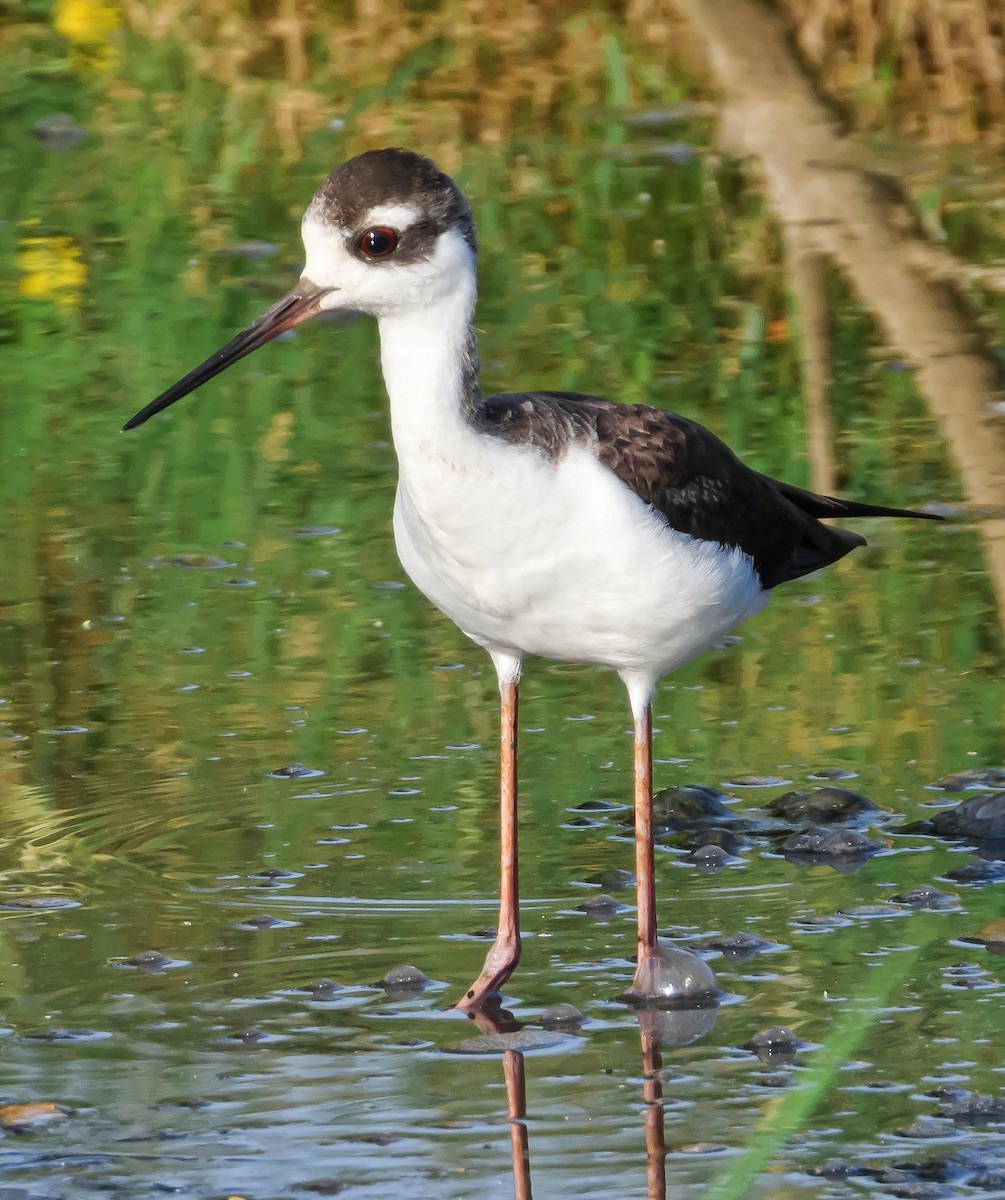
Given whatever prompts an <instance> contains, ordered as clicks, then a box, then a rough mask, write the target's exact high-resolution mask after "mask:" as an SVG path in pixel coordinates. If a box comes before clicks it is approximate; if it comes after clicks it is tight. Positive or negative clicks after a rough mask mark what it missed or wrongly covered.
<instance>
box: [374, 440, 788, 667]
mask: <svg viewBox="0 0 1005 1200" xmlns="http://www.w3.org/2000/svg"><path fill="white" fill-rule="evenodd" d="M472 442H473V443H474V445H475V446H476V447H477V450H476V453H475V454H474V455H473V456H472V457H471V458H466V460H465V461H464V462H462V463H461V462H454V463H450V462H445V461H444V459H442V458H436V457H435V456H431V457H430V458H428V459H426V460H424V461H421V462H414V461H413V462H410V463H409V470H408V472H407V473H406V472H404V471H403V473H402V478H401V481H400V482H399V485H398V492H397V497H396V500H395V509H394V536H395V542H396V545H397V549H398V555H399V557H400V559H401V563H402V565H403V567H404V568H405V570H406V571H407V572H408V574H409V576H410V577H411V578H412V580H413V581H414V583H415V584H416V586H417V587H418V588H419V589H420V590H421V591H422V592H424V593H425V595H426V596H428V597H429V599H430V600H431V601H432V602H433V603H434V604H435V605H436V606H437V608H439V609H441V610H442V611H443V612H444V613H446V615H447V616H448V617H450V618H451V619H452V620H453V621H454V622H456V624H457V625H458V626H460V628H461V629H462V630H463V631H464V633H466V634H467V635H468V637H470V638H472V639H473V640H474V641H475V642H477V643H478V644H479V645H482V646H485V647H486V648H487V649H489V650H490V651H493V652H495V653H500V654H504V655H512V656H514V657H517V658H519V657H521V656H522V655H524V654H536V655H542V656H544V657H547V658H558V659H563V660H567V661H571V662H587V663H601V664H604V665H606V666H610V667H614V668H615V669H616V670H618V671H621V672H622V673H635V672H638V673H642V674H645V675H647V676H651V677H653V678H654V679H655V678H658V677H659V676H661V675H664V674H666V673H667V672H668V671H671V670H673V669H674V668H675V667H678V666H680V665H682V664H683V663H685V662H687V661H688V660H689V659H691V658H693V657H695V656H696V655H698V654H700V653H701V652H702V651H703V650H705V649H707V648H708V647H709V646H711V645H713V644H714V643H715V642H716V641H718V640H719V639H720V638H721V637H722V636H723V635H724V634H725V633H727V632H728V631H729V630H731V629H733V628H735V627H736V626H737V625H739V624H740V623H741V622H742V621H744V620H746V619H747V618H748V617H750V616H752V615H753V614H754V613H756V612H759V611H760V610H761V609H762V608H763V607H764V605H765V603H766V602H767V598H768V593H767V592H765V591H763V590H762V589H761V586H760V582H759V581H758V579H757V576H756V575H755V573H754V570H753V566H752V563H751V560H750V559H749V557H747V556H746V555H744V554H742V553H741V552H740V551H738V550H730V549H726V548H724V547H722V546H720V545H718V544H717V543H714V542H703V541H698V540H696V539H695V538H692V537H690V536H688V535H686V534H682V533H678V532H677V531H675V530H673V529H670V528H669V527H668V526H667V524H666V522H665V521H664V520H663V518H662V517H660V516H659V514H657V513H654V512H653V510H652V509H651V508H650V507H649V506H648V505H645V504H643V503H642V501H641V500H639V498H638V497H637V496H636V495H635V494H634V493H633V492H632V491H631V490H630V489H629V488H627V487H626V486H625V485H624V484H622V483H621V481H620V480H619V479H618V478H617V477H616V476H615V475H614V474H613V473H612V472H610V471H609V470H608V469H607V468H606V467H604V466H602V465H601V464H600V463H599V462H598V461H597V460H596V459H595V458H594V457H593V455H592V454H591V453H590V452H589V451H588V450H585V449H581V448H572V449H570V450H569V451H568V452H567V453H566V454H565V455H564V456H563V457H562V458H561V459H560V460H559V461H558V462H557V463H555V462H552V461H550V460H548V459H547V458H545V457H544V456H543V455H542V454H541V453H540V452H539V451H537V450H535V449H533V448H530V447H513V446H509V445H506V444H505V443H503V442H501V441H498V440H496V439H492V438H484V437H482V438H478V439H472Z"/></svg>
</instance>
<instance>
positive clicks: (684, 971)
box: [622, 942, 717, 1008]
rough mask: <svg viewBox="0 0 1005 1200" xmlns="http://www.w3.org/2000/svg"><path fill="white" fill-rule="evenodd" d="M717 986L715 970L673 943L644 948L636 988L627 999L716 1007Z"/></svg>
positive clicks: (660, 943)
mask: <svg viewBox="0 0 1005 1200" xmlns="http://www.w3.org/2000/svg"><path fill="white" fill-rule="evenodd" d="M716 994H717V985H716V982H715V974H714V973H713V971H712V968H711V967H710V966H709V965H708V963H706V962H705V960H704V959H702V958H699V957H698V956H697V955H696V954H692V953H691V952H690V951H689V950H682V949H680V947H678V946H673V945H671V944H670V943H669V942H659V943H658V944H657V945H656V946H654V947H652V948H651V949H650V948H649V947H646V948H645V949H644V950H643V949H640V951H639V957H638V965H637V966H636V968H635V978H634V979H633V980H632V986H631V987H630V988H629V989H628V990H627V991H626V992H625V993H624V995H623V997H622V998H623V999H624V1000H626V1001H627V1002H628V1003H629V1004H636V1005H655V1006H657V1007H670V1008H677V1007H701V1006H703V1005H706V1004H714V1003H717V1001H716Z"/></svg>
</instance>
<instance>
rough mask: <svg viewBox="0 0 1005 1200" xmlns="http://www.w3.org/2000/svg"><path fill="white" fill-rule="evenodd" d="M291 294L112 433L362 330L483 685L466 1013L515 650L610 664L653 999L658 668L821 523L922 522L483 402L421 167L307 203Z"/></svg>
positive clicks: (409, 507) (407, 528) (463, 240)
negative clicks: (480, 828)
mask: <svg viewBox="0 0 1005 1200" xmlns="http://www.w3.org/2000/svg"><path fill="white" fill-rule="evenodd" d="M302 233H303V240H304V247H305V249H306V265H305V267H304V272H303V275H302V276H301V278H300V281H299V283H298V284H297V286H296V287H295V288H294V289H293V290H292V291H291V292H288V293H287V294H286V295H285V296H284V297H283V298H282V299H281V300H279V301H278V303H276V304H275V305H273V307H272V308H270V309H269V310H268V312H266V313H265V314H263V315H262V316H261V317H259V318H258V320H257V321H255V322H254V323H253V324H252V325H251V326H250V327H249V328H248V329H246V330H245V331H244V332H243V333H239V334H238V335H237V337H235V338H234V339H233V341H231V342H228V343H227V345H226V346H224V347H223V348H222V349H221V350H218V351H217V352H216V353H215V354H214V355H213V356H212V357H211V358H209V359H207V360H206V362H204V363H203V364H202V365H201V366H199V367H196V369H195V370H194V371H192V372H191V373H190V374H188V375H186V376H185V378H184V379H182V380H181V381H180V382H178V383H176V384H175V385H174V387H172V388H169V389H168V390H167V391H166V392H164V393H163V394H162V395H160V396H158V397H157V399H156V400H154V401H152V402H151V403H150V404H148V405H147V406H146V408H144V409H143V410H142V411H141V412H139V413H137V414H136V416H134V417H133V418H132V420H131V421H129V422H128V423H127V425H126V426H125V428H126V429H133V428H135V427H136V426H137V425H141V424H142V423H143V422H144V421H146V420H147V418H148V417H151V416H153V414H154V413H157V412H160V411H161V409H164V408H167V406H168V405H169V404H173V403H174V402H175V401H176V400H179V399H181V397H182V396H185V395H187V394H188V393H189V392H191V391H193V390H194V389H195V388H197V387H199V386H200V385H201V384H203V383H205V382H206V380H208V379H211V378H212V377H213V376H214V375H216V374H218V373H219V372H220V371H223V370H225V369H226V368H227V367H228V366H230V365H231V363H234V362H236V361H237V360H238V359H240V358H242V357H243V356H244V355H246V354H250V353H251V351H252V350H256V349H257V348H258V347H259V346H264V345H265V343H266V342H268V341H271V340H272V339H273V338H274V337H276V336H277V335H278V334H280V333H283V332H284V331H285V330H287V329H290V328H292V327H293V326H294V325H297V324H299V322H301V321H304V320H306V319H307V318H308V317H312V316H315V315H316V314H318V313H321V312H328V311H333V310H340V309H341V310H350V311H357V312H364V313H370V314H372V315H373V316H375V317H376V318H377V320H378V323H379V326H380V345H381V365H382V367H383V372H384V382H385V384H386V386H387V391H388V395H389V396H390V401H391V429H392V432H393V435H394V446H395V450H396V451H397V455H398V466H399V472H400V478H399V481H398V491H397V496H396V498H395V505H394V537H395V542H396V544H397V548H398V554H399V556H400V558H401V562H402V565H403V566H404V568H405V570H406V571H407V572H408V574H409V575H410V576H411V578H412V580H413V581H414V582H415V583H416V585H417V586H418V587H419V588H420V589H421V590H422V591H423V592H424V593H425V594H426V596H428V597H429V599H430V600H431V601H432V602H433V603H434V604H435V605H436V606H437V607H438V608H440V609H441V610H442V611H443V612H444V613H446V614H447V616H449V617H450V618H452V620H454V621H455V622H456V623H457V624H458V625H459V626H460V628H461V629H462V630H463V631H464V633H466V634H467V635H468V637H470V638H471V639H472V640H473V641H475V642H477V643H478V644H479V645H480V646H484V647H485V649H486V650H487V651H488V652H489V654H490V655H491V656H492V661H493V663H494V665H495V669H496V674H497V675H498V678H499V690H500V693H501V697H502V705H501V709H502V728H501V734H502V737H501V741H502V750H501V878H500V911H499V924H498V931H497V935H496V939H495V942H494V944H493V946H492V948H491V950H490V951H489V953H488V956H487V957H486V960H485V966H484V968H483V969H482V972H481V974H480V975H479V976H478V978H477V980H476V981H475V983H474V984H473V985H472V987H471V988H470V989H469V990H468V992H467V993H466V995H465V996H464V998H463V999H462V1000H461V1001H460V1007H462V1008H468V1009H472V1008H475V1007H477V1006H478V1005H480V1004H481V1003H482V1002H483V1001H484V1000H485V999H486V997H487V996H489V995H490V994H491V993H493V992H495V991H497V990H498V989H499V988H500V987H501V986H502V985H503V983H505V981H506V980H507V979H508V978H509V976H510V975H511V973H512V971H513V969H514V967H515V966H516V964H517V961H518V959H519V956H520V927H519V913H518V886H517V811H516V809H517V769H516V767H517V685H518V682H519V679H520V670H521V664H522V662H523V659H524V656H525V655H528V654H538V655H543V656H544V657H546V658H559V659H567V660H570V661H572V662H586V663H599V664H602V665H604V666H608V667H613V668H614V670H616V671H617V672H618V674H619V675H620V676H621V679H622V680H623V681H624V684H625V686H626V688H627V689H628V697H629V700H630V702H631V709H632V718H633V723H634V733H635V738H634V744H635V841H636V848H635V859H636V878H637V885H638V966H637V968H636V972H635V980H634V983H633V985H632V993H633V994H635V995H637V996H638V997H640V998H645V997H646V996H651V995H653V994H658V992H659V990H660V987H659V980H660V957H659V946H658V942H657V932H656V902H655V885H654V866H653V837H652V815H651V810H652V714H651V702H652V698H653V693H654V691H655V688H656V685H657V684H658V682H659V680H660V679H661V678H662V677H663V676H664V675H666V674H667V673H668V672H669V671H672V670H674V668H675V667H679V666H681V665H682V664H683V663H686V662H688V661H689V660H690V659H692V658H694V657H695V656H696V655H698V654H700V653H701V652H702V651H703V650H707V649H708V648H709V647H710V646H712V645H713V644H714V643H715V642H717V641H718V640H719V639H720V638H721V637H722V636H723V635H724V634H725V633H727V632H729V630H731V629H734V628H735V627H736V626H737V625H739V624H740V623H741V622H742V621H745V620H746V619H747V618H748V617H751V616H753V615H754V613H757V612H760V610H761V609H762V608H763V607H764V605H765V604H766V603H767V601H768V596H769V595H770V592H771V589H772V588H774V587H775V586H776V585H777V584H780V583H785V582H786V581H787V580H790V579H798V578H799V577H800V576H801V575H806V574H808V573H809V572H810V571H815V570H817V568H819V567H824V566H827V564H828V563H832V562H835V561H836V560H837V559H839V558H841V557H843V556H844V555H845V554H847V553H848V552H849V551H851V550H853V549H854V548H855V547H856V546H861V545H863V544H864V539H863V538H861V537H860V536H859V535H858V534H856V533H851V532H848V531H847V530H844V529H835V528H832V527H831V526H829V525H823V524H821V522H820V519H819V518H821V517H865V516H890V517H928V516H930V514H928V513H917V512H908V511H905V510H903V509H897V508H882V507H879V506H877V505H872V504H858V503H856V502H855V501H851V500H836V499H833V498H831V497H829V496H818V495H815V494H814V493H812V492H807V491H804V490H803V489H801V488H797V487H793V486H792V485H791V484H787V483H780V482H778V481H776V480H774V479H769V478H768V477H767V476H765V475H760V474H758V473H757V472H756V471H752V470H751V469H750V468H749V467H746V466H744V465H743V463H741V462H740V461H739V459H737V458H736V457H735V456H734V455H733V453H732V452H731V451H730V450H729V449H728V447H727V446H725V445H724V444H723V443H722V442H721V441H719V439H718V438H717V437H715V436H714V434H712V433H710V432H709V431H708V430H707V429H704V428H703V427H702V426H701V425H697V424H695V422H693V421H688V420H686V419H685V418H683V417H678V416H675V415H674V414H672V413H668V412H663V411H661V410H659V409H655V408H649V407H646V406H645V405H628V404H618V403H613V402H611V401H609V400H600V399H598V398H596V397H595V396H579V395H573V394H570V393H568V392H515V393H508V394H505V395H499V396H484V395H483V394H482V391H481V388H480V387H479V384H478V351H477V346H476V340H475V331H474V325H473V314H474V308H475V298H476V294H477V285H476V271H475V266H476V258H477V245H476V241H475V227H474V222H473V220H472V217H471V209H470V208H469V207H468V203H467V201H466V200H465V198H464V196H463V195H462V194H461V192H460V190H459V189H458V187H457V185H456V184H455V183H454V182H453V180H452V179H450V178H449V177H448V176H447V175H444V174H443V173H442V172H441V171H439V170H438V169H437V168H436V166H435V165H434V164H433V163H432V162H430V161H429V159H427V158H423V157H421V156H420V155H418V154H413V153H410V152H409V151H406V150H398V149H387V150H375V151H371V152H369V153H367V154H361V155H360V156H359V157H357V158H353V159H351V160H350V161H349V162H347V163H344V164H343V165H342V166H341V167H339V168H338V169H337V170H336V171H335V172H334V173H333V174H332V175H330V176H329V177H328V179H327V180H325V182H324V184H323V185H322V187H321V189H320V191H319V192H318V193H317V195H316V196H315V197H314V199H313V200H312V201H311V203H310V206H309V207H308V209H307V212H306V214H305V215H304V219H303V226H302Z"/></svg>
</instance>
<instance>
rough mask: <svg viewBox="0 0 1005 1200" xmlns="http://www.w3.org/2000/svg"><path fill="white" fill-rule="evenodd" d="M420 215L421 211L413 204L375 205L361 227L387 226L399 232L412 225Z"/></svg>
mask: <svg viewBox="0 0 1005 1200" xmlns="http://www.w3.org/2000/svg"><path fill="white" fill-rule="evenodd" d="M421 215H422V210H421V209H419V208H416V207H415V205H414V204H375V205H374V206H373V208H371V209H370V211H369V212H368V213H367V214H366V216H365V217H364V218H363V227H364V228H367V229H368V228H370V227H371V226H373V225H389V226H390V227H391V228H392V229H397V230H398V231H399V232H400V231H401V230H402V229H407V228H408V227H409V225H414V224H415V222H416V221H417V220H418V218H419V217H420V216H421Z"/></svg>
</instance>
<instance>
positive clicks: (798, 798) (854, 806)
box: [766, 787, 879, 825]
mask: <svg viewBox="0 0 1005 1200" xmlns="http://www.w3.org/2000/svg"><path fill="white" fill-rule="evenodd" d="M766 807H767V809H768V811H769V812H771V813H774V815H775V816H776V817H780V818H781V819H782V820H784V821H789V822H790V823H795V822H807V823H808V824H812V825H834V824H837V823H838V822H840V821H854V820H858V819H859V818H860V817H862V816H864V815H865V814H866V813H875V812H878V811H879V809H878V808H877V807H876V805H875V804H873V802H872V801H871V800H867V799H866V797H865V796H860V795H859V794H858V792H848V791H846V790H845V789H844V788H839V787H822V788H817V789H816V791H813V792H785V793H784V794H783V795H781V796H776V797H775V799H774V800H771V801H769V802H768V804H767V805H766Z"/></svg>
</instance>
